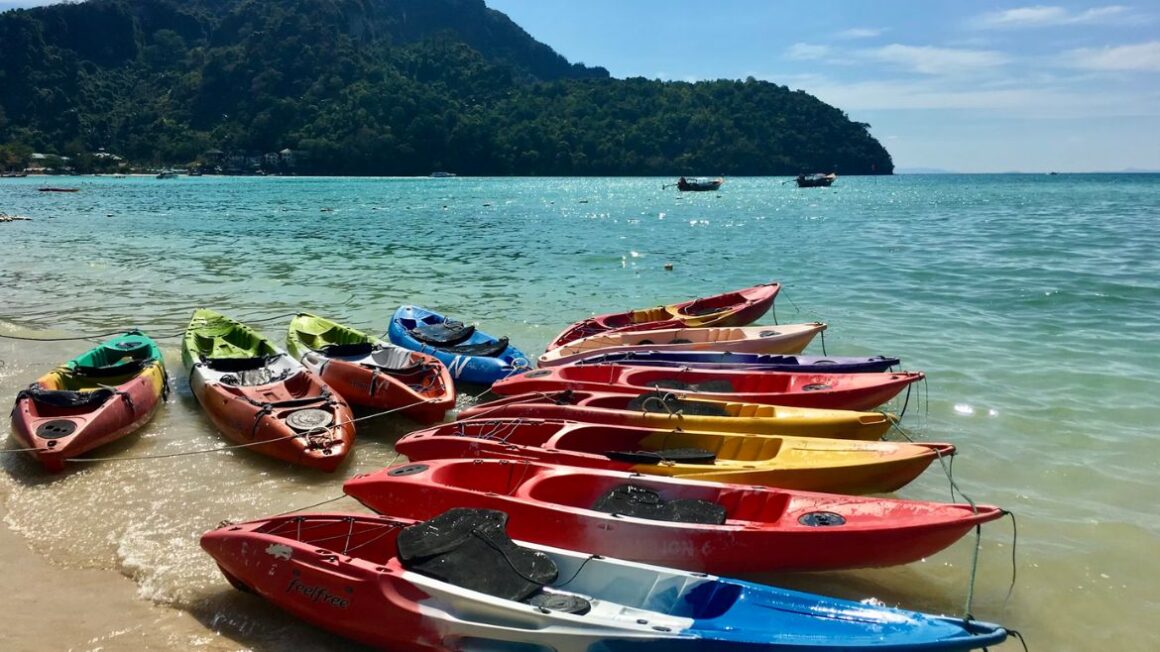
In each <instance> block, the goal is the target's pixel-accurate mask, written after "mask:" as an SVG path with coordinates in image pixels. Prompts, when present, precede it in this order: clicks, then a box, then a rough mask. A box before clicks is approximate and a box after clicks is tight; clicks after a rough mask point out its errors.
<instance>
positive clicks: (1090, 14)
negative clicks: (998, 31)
mask: <svg viewBox="0 0 1160 652" xmlns="http://www.w3.org/2000/svg"><path fill="white" fill-rule="evenodd" d="M1127 14H1128V8H1127V7H1125V6H1123V5H1106V6H1103V7H1093V8H1091V9H1087V10H1084V11H1081V12H1079V13H1072V12H1071V11H1069V10H1067V9H1064V8H1063V7H1056V6H1045V5H1036V6H1034V7H1016V8H1014V9H1004V10H1002V11H995V12H991V13H988V14H983V15H982V16H980V17H979V18H977V19H976V20H975V24H976V26H978V27H983V28H1020V27H1048V26H1053V25H1082V24H1090V23H1101V22H1118V21H1121V20H1124V19H1126V18H1127V17H1128V15H1127Z"/></svg>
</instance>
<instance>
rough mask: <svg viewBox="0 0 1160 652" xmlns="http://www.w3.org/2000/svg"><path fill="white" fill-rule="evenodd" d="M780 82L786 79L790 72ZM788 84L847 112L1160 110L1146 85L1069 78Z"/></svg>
mask: <svg viewBox="0 0 1160 652" xmlns="http://www.w3.org/2000/svg"><path fill="white" fill-rule="evenodd" d="M777 81H779V82H780V83H787V79H786V78H785V77H783V78H782V79H780V80H777ZM789 84H790V87H791V88H801V89H802V90H804V91H806V92H807V93H810V94H811V95H816V96H817V97H819V98H820V99H821V100H822V101H824V102H826V103H828V104H831V105H834V106H839V107H842V109H843V110H847V111H877V110H906V111H914V110H970V111H987V112H991V113H993V114H999V115H1006V116H1014V117H1023V118H1064V117H1066V118H1091V117H1101V118H1103V117H1107V116H1125V115H1137V116H1138V115H1152V116H1155V115H1160V102H1158V100H1160V93H1157V92H1153V91H1147V90H1141V89H1118V90H1112V89H1107V90H1104V91H1103V92H1090V91H1084V90H1082V89H1080V90H1077V89H1076V85H1075V84H1073V83H1071V81H1070V80H1060V82H1059V83H1057V84H1050V85H1038V84H1034V83H1024V82H1022V81H1021V80H1014V81H1012V82H1011V83H1010V84H1009V85H1008V86H1006V87H999V86H994V87H984V86H981V85H976V84H970V85H964V84H957V83H948V82H947V80H945V79H938V78H919V79H914V80H901V79H879V80H866V81H858V82H842V81H838V80H834V79H830V78H827V77H823V76H819V75H802V76H798V78H796V79H793V80H792V81H789Z"/></svg>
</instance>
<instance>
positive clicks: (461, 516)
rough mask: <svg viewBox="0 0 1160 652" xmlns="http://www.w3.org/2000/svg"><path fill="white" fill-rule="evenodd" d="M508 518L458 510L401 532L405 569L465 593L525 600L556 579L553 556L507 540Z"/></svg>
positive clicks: (484, 511) (399, 542)
mask: <svg viewBox="0 0 1160 652" xmlns="http://www.w3.org/2000/svg"><path fill="white" fill-rule="evenodd" d="M506 525H507V514H505V513H503V512H500V511H496V510H492V509H468V508H462V507H459V508H455V509H451V510H448V511H446V512H444V513H442V514H440V515H439V516H436V517H435V518H433V519H430V520H428V521H424V522H422V523H416V524H415V525H412V526H410V527H408V528H406V529H404V530H403V531H402V532H400V533H399V537H398V539H397V542H396V545H397V548H398V553H399V561H400V563H402V565H403V567H404V568H406V569H408V570H411V571H414V572H416V573H421V574H423V575H426V576H428V577H432V578H435V579H437V580H440V581H443V582H447V583H449V584H454V585H455V586H460V587H463V588H465V589H470V590H473V591H479V592H481V593H486V594H488V595H493V596H496V597H498V598H503V599H506V600H516V601H522V600H526V599H527V598H529V597H531V596H532V595H534V594H535V593H537V592H539V591H540V590H541V589H542V588H543V587H544V586H545V585H547V584H550V583H551V582H553V581H555V580H556V576H557V574H558V572H559V571H558V569H557V567H556V563H555V562H554V561H552V558H551V557H549V556H548V555H546V554H544V553H542V552H538V551H535V550H531V549H528V548H523V547H521V546H518V545H516V544H515V542H513V541H512V540H511V539H510V538H508V536H507V532H506Z"/></svg>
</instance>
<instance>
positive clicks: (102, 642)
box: [0, 492, 240, 652]
mask: <svg viewBox="0 0 1160 652" xmlns="http://www.w3.org/2000/svg"><path fill="white" fill-rule="evenodd" d="M8 498H9V496H8V494H7V493H6V492H5V493H3V494H0V518H2V519H4V524H3V527H0V577H3V578H5V580H6V581H7V583H8V585H9V586H12V587H19V590H16V591H6V592H5V593H4V597H3V598H2V599H0V611H2V612H3V613H4V614H5V621H6V623H7V625H8V626H7V627H5V628H4V633H3V635H0V647H2V648H3V649H4V650H5V651H6V652H39V651H42V650H102V651H106V652H108V651H119V650H125V651H126V652H127V651H129V650H142V649H170V648H172V647H174V646H176V645H178V643H179V642H180V641H186V642H188V643H190V644H192V643H194V642H199V643H202V644H203V645H204V644H205V643H206V642H208V640H209V639H221V637H220V636H218V635H217V634H215V633H214V632H212V631H210V630H209V629H207V628H206V627H205V626H204V625H203V624H202V623H201V622H199V621H198V620H197V619H196V618H195V617H194V616H193V615H192V614H190V613H189V612H186V611H182V610H180V609H173V608H170V607H165V606H162V605H158V604H155V603H153V602H150V601H148V600H144V599H142V598H141V597H139V596H138V593H137V591H138V587H137V584H136V583H135V582H134V581H133V580H132V579H130V578H128V577H126V576H124V575H123V574H121V573H120V572H118V571H116V570H112V569H99V568H85V569H81V568H64V567H61V566H58V565H56V564H54V563H52V562H51V561H50V560H49V559H48V558H46V557H44V556H42V555H40V554H38V553H37V552H36V551H35V550H33V549H32V547H31V542H30V541H28V540H27V539H25V537H24V536H22V535H21V534H20V533H19V532H16V531H15V530H13V529H12V526H11V525H10V524H9V522H8V518H7V517H8V509H7V502H8ZM221 640H222V641H223V642H224V639H221ZM187 647H188V646H187ZM221 649H240V646H237V645H226V646H224V647H221Z"/></svg>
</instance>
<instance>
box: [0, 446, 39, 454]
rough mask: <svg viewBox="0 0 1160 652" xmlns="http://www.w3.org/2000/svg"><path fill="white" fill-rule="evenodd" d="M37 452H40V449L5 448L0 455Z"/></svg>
mask: <svg viewBox="0 0 1160 652" xmlns="http://www.w3.org/2000/svg"><path fill="white" fill-rule="evenodd" d="M38 450H40V449H39V448H36V447H32V448H5V449H4V450H0V453H31V452H34V451H38Z"/></svg>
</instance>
